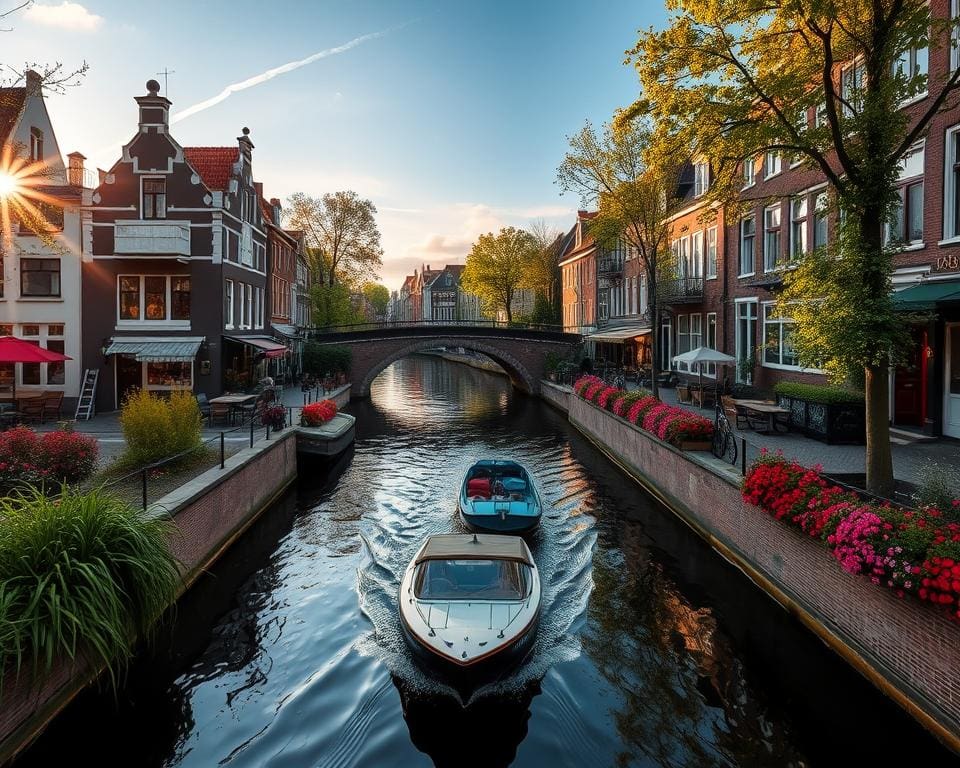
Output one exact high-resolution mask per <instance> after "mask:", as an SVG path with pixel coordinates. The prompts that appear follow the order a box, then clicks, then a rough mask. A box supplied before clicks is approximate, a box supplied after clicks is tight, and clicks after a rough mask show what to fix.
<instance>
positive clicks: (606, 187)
mask: <svg viewBox="0 0 960 768" xmlns="http://www.w3.org/2000/svg"><path fill="white" fill-rule="evenodd" d="M669 147H670V143H669V142H667V141H666V140H664V139H663V138H661V137H660V136H659V135H658V134H657V133H656V132H655V130H654V126H653V124H652V123H651V121H650V120H649V119H647V118H645V117H644V116H642V114H641V113H640V112H639V111H638V112H637V113H635V114H628V113H625V112H623V113H618V114H617V115H616V116H615V118H614V120H613V122H611V123H610V124H608V125H605V126H604V128H603V132H602V133H600V134H598V133H597V132H596V131H595V130H594V128H593V126H592V125H591V124H590V123H589V122H588V123H587V124H586V125H585V126H584V127H583V129H582V130H581V131H580V133H578V134H576V135H575V136H572V137H570V151H569V152H568V153H567V155H566V157H565V158H564V160H563V162H562V163H561V164H560V168H559V169H558V171H557V181H558V182H559V184H560V186H561V187H562V188H563V189H564V190H566V191H570V192H576V193H578V194H579V195H580V197H581V199H582V200H583V202H584V204H585V205H588V206H591V205H596V206H597V211H598V212H597V216H596V218H594V219H593V220H592V221H591V223H590V227H591V232H592V233H593V235H594V237H595V238H596V240H597V241H598V242H600V243H601V244H610V243H614V242H616V240H617V239H618V238H622V239H623V240H624V241H626V243H627V245H628V246H629V247H631V248H633V249H634V250H635V251H636V252H637V255H638V257H639V259H640V264H641V267H642V269H643V271H644V274H645V276H646V283H647V304H648V306H649V307H650V324H651V328H652V332H651V351H652V356H651V357H652V360H651V377H650V380H651V387H652V389H653V393H654V394H657V392H658V389H659V386H658V383H657V374H658V373H659V352H660V339H659V336H658V333H657V329H658V328H659V327H660V300H659V296H658V293H657V278H658V276H660V275H665V274H666V271H667V269H668V268H669V267H670V260H671V256H670V226H669V223H668V221H667V218H668V216H669V215H670V213H671V212H672V211H673V210H675V209H676V207H677V205H678V202H679V201H678V197H677V190H678V181H679V176H680V163H679V161H678V159H677V158H679V157H683V155H682V154H678V153H676V152H671V151H669Z"/></svg>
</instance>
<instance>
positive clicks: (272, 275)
mask: <svg viewBox="0 0 960 768" xmlns="http://www.w3.org/2000/svg"><path fill="white" fill-rule="evenodd" d="M256 187H257V191H258V193H259V199H260V209H261V212H262V214H263V221H264V224H265V226H266V228H267V254H268V258H267V267H268V270H269V272H268V275H267V278H268V279H267V303H268V304H269V306H270V329H271V331H272V333H273V337H274V338H275V339H276V340H277V341H278V342H280V343H281V344H284V345H285V346H286V347H287V354H286V355H284V356H283V357H277V358H274V359H273V360H271V361H270V365H269V367H268V371H269V372H270V374H271V375H272V376H273V377H274V378H275V379H279V380H281V381H282V380H284V379H285V378H290V377H291V376H296V375H298V374H299V373H300V372H301V370H302V365H301V361H302V358H303V336H302V334H301V333H300V332H299V331H298V330H297V326H296V311H297V258H298V256H299V254H300V251H301V250H302V248H303V237H302V235H301V234H300V233H299V232H293V231H289V230H286V229H284V228H283V207H282V206H281V205H280V200H278V199H277V198H275V197H273V198H271V199H270V201H269V202H267V201H266V200H265V199H264V197H263V194H262V192H263V190H262V187H261V185H260V184H259V182H258V183H257V184H256Z"/></svg>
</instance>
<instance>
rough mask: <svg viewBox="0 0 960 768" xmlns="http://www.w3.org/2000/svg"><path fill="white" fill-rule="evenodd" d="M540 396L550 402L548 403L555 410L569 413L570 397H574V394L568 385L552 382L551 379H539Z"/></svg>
mask: <svg viewBox="0 0 960 768" xmlns="http://www.w3.org/2000/svg"><path fill="white" fill-rule="evenodd" d="M540 397H542V398H543V399H544V400H546V401H547V402H548V403H550V405H552V406H553V407H554V408H556V409H557V410H559V411H563V412H564V413H569V411H570V398H572V397H574V394H573V390H572V389H571V388H570V387H564V386H561V385H560V384H554V383H553V382H551V381H541V382H540Z"/></svg>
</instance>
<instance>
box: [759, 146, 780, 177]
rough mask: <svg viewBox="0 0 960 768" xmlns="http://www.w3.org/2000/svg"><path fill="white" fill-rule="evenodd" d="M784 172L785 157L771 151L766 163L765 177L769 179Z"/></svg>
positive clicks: (767, 155)
mask: <svg viewBox="0 0 960 768" xmlns="http://www.w3.org/2000/svg"><path fill="white" fill-rule="evenodd" d="M782 170H783V157H782V156H781V155H780V153H779V152H777V151H773V150H771V151H769V152H767V154H766V159H765V161H764V172H763V177H764V178H765V179H769V178H771V177H772V176H776V175H777V174H778V173H780V171H782Z"/></svg>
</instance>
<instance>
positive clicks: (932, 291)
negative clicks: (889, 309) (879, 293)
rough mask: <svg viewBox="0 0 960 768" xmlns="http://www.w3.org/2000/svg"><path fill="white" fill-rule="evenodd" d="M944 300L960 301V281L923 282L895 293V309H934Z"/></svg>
mask: <svg viewBox="0 0 960 768" xmlns="http://www.w3.org/2000/svg"><path fill="white" fill-rule="evenodd" d="M944 301H960V283H957V282H952V281H951V282H942V283H939V282H937V283H933V282H923V283H919V284H917V285H913V286H911V287H910V288H904V289H903V290H902V291H897V292H896V293H894V294H893V306H894V309H898V310H901V311H917V310H923V309H933V308H934V306H935V305H936V304H939V303H940V302H944Z"/></svg>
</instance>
